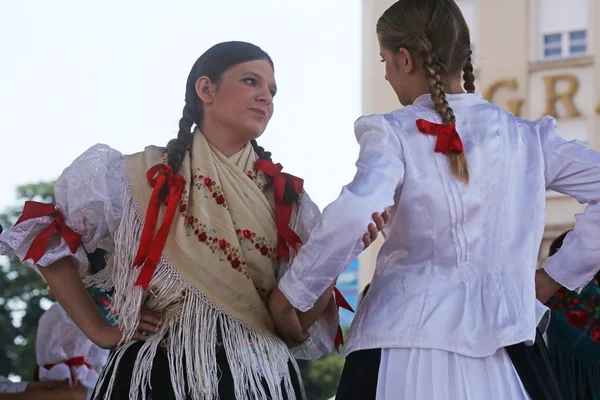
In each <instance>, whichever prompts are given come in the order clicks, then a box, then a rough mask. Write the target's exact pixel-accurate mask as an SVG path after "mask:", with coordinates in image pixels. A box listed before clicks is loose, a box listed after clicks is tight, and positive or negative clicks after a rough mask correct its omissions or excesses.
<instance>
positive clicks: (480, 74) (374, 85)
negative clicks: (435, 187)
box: [359, 0, 600, 287]
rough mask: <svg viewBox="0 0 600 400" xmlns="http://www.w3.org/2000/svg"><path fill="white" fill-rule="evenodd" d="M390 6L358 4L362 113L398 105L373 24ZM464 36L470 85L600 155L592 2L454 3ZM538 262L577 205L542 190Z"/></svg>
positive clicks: (598, 50)
mask: <svg viewBox="0 0 600 400" xmlns="http://www.w3.org/2000/svg"><path fill="white" fill-rule="evenodd" d="M393 3H394V1H392V0H364V1H363V113H364V114H372V113H385V112H389V111H391V110H394V109H396V108H398V107H399V106H400V104H399V103H398V100H397V99H396V97H395V95H394V93H393V91H392V89H391V87H390V86H389V84H388V83H387V82H386V81H385V79H384V67H383V65H382V64H381V63H380V62H379V60H380V57H379V47H378V44H377V38H376V34H375V25H376V22H377V19H378V18H379V17H380V16H381V14H382V13H383V12H384V11H385V10H386V9H387V8H388V7H389V6H390V5H391V4H393ZM457 3H458V4H459V6H460V7H461V10H462V11H463V15H464V16H465V19H466V20H467V23H468V25H469V27H470V30H471V40H472V49H473V55H474V57H473V64H474V68H475V77H476V80H475V86H476V88H477V91H478V92H481V94H482V95H483V96H484V97H485V98H486V99H488V100H490V101H492V102H493V103H495V104H498V105H499V106H501V107H503V108H505V109H507V110H510V111H511V112H512V113H514V114H515V115H517V116H520V117H522V118H527V119H537V118H540V117H542V116H543V115H546V114H549V115H553V116H555V117H556V118H557V120H558V125H559V128H560V132H561V135H562V136H563V137H565V138H566V139H567V140H574V139H576V140H580V141H582V142H585V143H588V144H589V145H590V146H591V147H592V148H594V149H596V150H600V68H599V66H598V63H596V62H595V56H596V55H597V54H600V36H598V33H597V32H596V31H595V29H598V28H595V26H594V25H593V23H592V21H594V20H596V21H597V20H599V18H600V1H597V0H457ZM546 208H547V210H546V213H547V215H546V230H545V232H544V239H543V243H542V246H541V248H540V262H541V261H543V260H544V259H545V255H546V254H547V253H548V246H549V244H550V242H551V241H552V240H553V239H554V238H555V237H556V236H558V235H560V234H561V233H562V232H564V231H565V230H568V229H571V228H572V227H573V224H574V222H575V214H577V213H580V212H581V211H582V210H583V208H584V206H583V205H580V204H579V203H577V201H575V200H574V199H571V198H570V197H567V196H564V195H561V194H559V193H555V192H551V191H549V192H548V193H547V206H546ZM380 245H381V242H379V243H377V244H376V245H374V246H372V248H370V249H368V250H367V251H365V252H364V253H363V254H362V255H361V256H360V258H359V264H360V271H359V280H360V286H361V287H364V285H366V284H367V283H368V282H369V281H370V280H371V277H372V274H373V270H374V266H375V258H376V256H377V252H378V250H379V247H380Z"/></svg>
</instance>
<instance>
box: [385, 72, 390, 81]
mask: <svg viewBox="0 0 600 400" xmlns="http://www.w3.org/2000/svg"><path fill="white" fill-rule="evenodd" d="M385 80H386V81H387V80H388V78H387V74H385ZM388 82H389V81H388Z"/></svg>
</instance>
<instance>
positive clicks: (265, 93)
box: [256, 87, 273, 104]
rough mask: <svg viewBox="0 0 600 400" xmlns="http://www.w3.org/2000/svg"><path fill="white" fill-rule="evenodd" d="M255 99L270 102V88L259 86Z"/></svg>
mask: <svg viewBox="0 0 600 400" xmlns="http://www.w3.org/2000/svg"><path fill="white" fill-rule="evenodd" d="M256 99H257V100H258V101H259V102H261V103H265V104H270V103H271V102H272V101H273V95H272V94H271V90H270V89H269V88H268V87H264V88H261V90H259V92H258V95H257V98H256Z"/></svg>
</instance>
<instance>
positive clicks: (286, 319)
mask: <svg viewBox="0 0 600 400" xmlns="http://www.w3.org/2000/svg"><path fill="white" fill-rule="evenodd" d="M269 312H270V313H271V317H272V318H273V322H274V323H275V330H276V331H277V333H278V334H279V336H280V337H281V338H282V339H283V340H284V341H285V343H286V344H287V345H288V347H290V348H292V347H297V346H300V345H301V344H302V343H304V342H305V341H306V340H307V339H308V337H309V336H310V335H309V333H308V332H302V326H301V325H300V318H298V313H297V312H296V309H295V308H294V306H293V305H292V303H290V302H289V300H288V299H287V298H286V297H285V295H284V294H283V292H282V291H281V290H279V288H276V289H275V290H273V293H271V295H270V296H269Z"/></svg>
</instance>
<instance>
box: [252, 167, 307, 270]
mask: <svg viewBox="0 0 600 400" xmlns="http://www.w3.org/2000/svg"><path fill="white" fill-rule="evenodd" d="M255 168H256V169H257V170H259V171H262V172H264V173H265V174H267V175H268V176H270V177H271V178H273V192H274V194H275V217H276V218H275V221H276V224H277V257H278V258H279V259H281V258H289V257H290V249H289V248H288V245H289V246H290V247H291V248H292V249H294V251H295V252H298V247H297V246H296V245H297V244H302V240H301V239H300V237H299V236H298V235H297V234H296V232H294V231H293V230H292V228H290V218H291V217H292V205H291V204H290V203H286V202H285V200H284V199H283V194H284V192H285V185H286V183H289V184H290V185H292V187H293V188H294V190H295V191H296V193H301V192H302V188H303V186H304V180H302V179H300V178H298V177H296V176H293V175H290V174H286V173H283V172H281V171H282V170H283V166H281V164H274V163H272V162H271V161H268V160H263V159H259V160H257V161H256V164H255Z"/></svg>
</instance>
